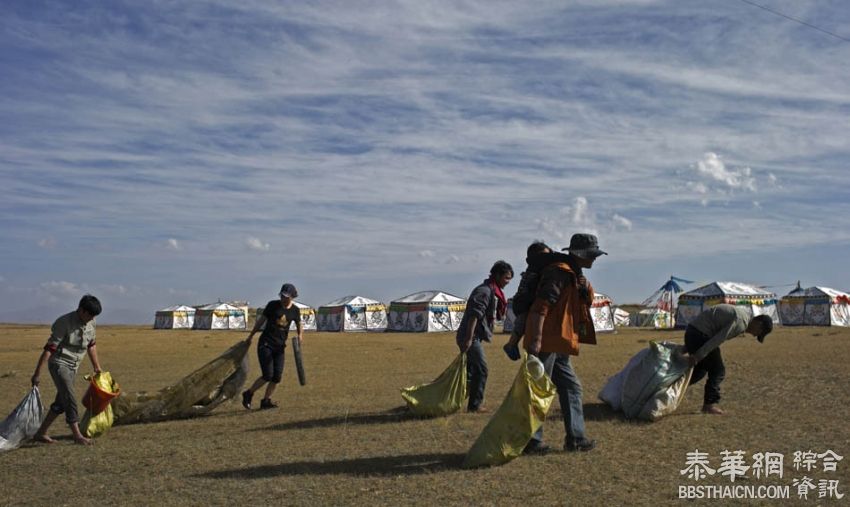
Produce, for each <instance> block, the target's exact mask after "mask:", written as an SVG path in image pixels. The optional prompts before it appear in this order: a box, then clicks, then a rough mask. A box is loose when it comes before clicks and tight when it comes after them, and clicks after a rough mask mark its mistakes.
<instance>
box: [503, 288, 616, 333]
mask: <svg viewBox="0 0 850 507" xmlns="http://www.w3.org/2000/svg"><path fill="white" fill-rule="evenodd" d="M620 311H621V312H622V313H625V314H626V322H628V315H629V314H628V312H626V311H624V310H620ZM590 316H591V317H592V318H593V328H594V329H596V332H602V333H607V332H612V331H614V326H615V323H616V318H615V311H614V310H613V309H612V308H611V299H610V298H609V297H608V296H606V295H605V294H594V296H593V305H592V306H591V308H590ZM515 320H516V315H514V311H513V299H509V300H508V310H507V312H506V313H505V322H504V325H503V327H502V331H504V332H505V333H511V332H513V330H514V321H515ZM623 325H625V324H623Z"/></svg>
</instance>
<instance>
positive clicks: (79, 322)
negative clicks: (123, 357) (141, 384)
mask: <svg viewBox="0 0 850 507" xmlns="http://www.w3.org/2000/svg"><path fill="white" fill-rule="evenodd" d="M101 310H102V308H101V306H100V301H98V299H97V298H96V297H94V296H92V295H90V294H86V295H85V296H83V297H82V299H80V304H79V305H78V306H77V309H76V310H74V311H73V312H71V313H66V314H65V315H63V316H61V317H59V318H58V319H56V322H54V323H53V327H52V328H51V329H50V338H48V339H47V344H46V345H45V346H44V351H43V352H42V353H41V357H39V358H38V364H37V365H36V367H35V373H33V375H32V385H33V386H37V385H38V383H39V376H40V375H41V369H42V368H43V367H44V364H45V363H47V369H48V370H49V371H50V376H51V377H52V378H53V383H54V384H56V399H55V400H54V401H53V403H52V404H51V405H50V410H49V411H48V412H47V415H46V416H45V418H44V421H43V422H42V423H41V427H40V428H39V429H38V431H37V432H36V434H35V436H33V440H36V441H38V442H44V443H47V444H52V443H54V442H55V440H53V439H52V438H50V437H49V436H48V435H47V430H48V429H49V428H50V425H51V424H53V421H55V420H56V418H57V417H59V414H62V413H64V414H65V422H67V423H68V426H70V427H71V432H72V433H73V434H74V442H76V443H78V444H81V445H91V443H92V441H91V440H90V439H88V438H86V437H85V436H84V435H83V434H82V433H81V432H80V423H79V417H78V413H77V398H76V396H75V395H74V378H75V377H76V375H77V368H79V366H80V363H81V362H82V360H83V356H85V355H86V354H88V356H89V360H90V361H91V364H92V367H94V372H95V374H97V373H100V362H98V360H97V348H96V347H95V321H94V318H95V317H96V316H98V315H100V312H101Z"/></svg>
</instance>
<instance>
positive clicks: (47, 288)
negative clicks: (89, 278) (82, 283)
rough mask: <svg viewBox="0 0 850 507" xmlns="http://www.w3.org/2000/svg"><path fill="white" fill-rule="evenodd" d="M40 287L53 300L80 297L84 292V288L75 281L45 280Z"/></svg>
mask: <svg viewBox="0 0 850 507" xmlns="http://www.w3.org/2000/svg"><path fill="white" fill-rule="evenodd" d="M39 289H40V290H41V292H42V293H44V294H45V295H46V296H47V297H48V298H50V299H52V300H63V299H67V298H74V297H79V296H81V295H82V293H83V290H82V289H81V288H80V287H78V286H77V285H76V284H75V283H72V282H66V281H53V280H51V281H49V282H43V283H41V284H40V285H39Z"/></svg>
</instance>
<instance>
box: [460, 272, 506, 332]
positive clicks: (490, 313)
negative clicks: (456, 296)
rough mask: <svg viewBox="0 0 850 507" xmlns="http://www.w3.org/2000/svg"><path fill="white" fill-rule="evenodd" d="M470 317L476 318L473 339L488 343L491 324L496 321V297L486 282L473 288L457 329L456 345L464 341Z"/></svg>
mask: <svg viewBox="0 0 850 507" xmlns="http://www.w3.org/2000/svg"><path fill="white" fill-rule="evenodd" d="M472 317H478V323H477V324H476V325H475V331H474V332H473V334H472V336H473V338H475V339H479V340H481V341H485V342H489V341H490V340H491V339H492V338H493V324H494V322H495V320H496V295H495V294H494V292H493V289H492V288H491V287H490V285H488V284H487V282H485V283H482V284H481V285H479V286H478V287H476V288H474V289H473V290H472V294H470V295H469V299H468V300H467V301H466V310H464V312H463V318H462V319H461V321H460V326H458V328H457V335H456V339H457V341H458V343H460V342H461V341H462V340H464V339H466V333H467V332H468V331H467V330H468V328H469V321H470V319H472Z"/></svg>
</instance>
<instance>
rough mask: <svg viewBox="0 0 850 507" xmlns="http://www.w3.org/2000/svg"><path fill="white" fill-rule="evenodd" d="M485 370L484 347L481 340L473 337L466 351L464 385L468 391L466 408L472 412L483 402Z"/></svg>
mask: <svg viewBox="0 0 850 507" xmlns="http://www.w3.org/2000/svg"><path fill="white" fill-rule="evenodd" d="M487 372H488V370H487V359H486V358H485V357H484V347H483V346H482V345H481V340H479V339H478V338H474V339H473V340H472V345H471V346H470V347H469V350H467V351H466V386H467V391H468V392H469V403H468V404H467V406H466V408H467V410H470V411H473V412H474V411H476V410H478V407H480V406H481V404H482V403H484V388H485V387H486V386H487Z"/></svg>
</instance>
